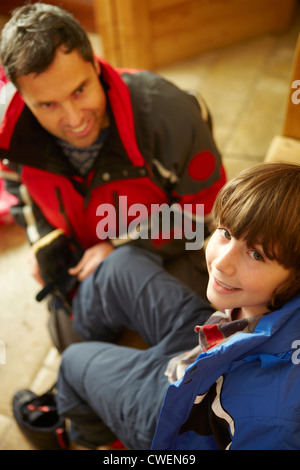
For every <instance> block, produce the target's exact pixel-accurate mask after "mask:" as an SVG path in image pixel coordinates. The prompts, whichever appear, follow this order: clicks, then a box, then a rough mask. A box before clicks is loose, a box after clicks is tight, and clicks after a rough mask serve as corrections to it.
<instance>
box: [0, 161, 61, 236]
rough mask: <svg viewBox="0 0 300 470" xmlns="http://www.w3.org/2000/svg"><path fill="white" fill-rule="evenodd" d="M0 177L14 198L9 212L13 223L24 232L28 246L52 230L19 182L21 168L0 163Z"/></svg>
mask: <svg viewBox="0 0 300 470" xmlns="http://www.w3.org/2000/svg"><path fill="white" fill-rule="evenodd" d="M0 173H1V177H2V178H3V179H4V181H5V187H6V190H7V191H8V192H9V193H10V194H12V195H13V196H15V198H16V201H17V202H16V204H14V205H12V207H11V209H10V212H11V215H12V217H13V218H14V220H15V222H16V223H17V224H18V225H20V226H21V227H23V228H24V229H25V230H26V235H27V239H28V241H29V243H30V244H33V243H35V242H36V241H37V240H39V239H40V238H42V237H43V236H45V235H46V234H48V233H49V232H51V231H53V230H54V227H53V226H52V225H51V224H49V222H48V221H47V220H46V218H45V217H44V215H43V214H42V212H41V211H40V209H39V208H38V206H37V205H36V204H35V203H34V202H33V200H32V199H31V197H30V194H29V192H28V190H27V188H26V186H25V185H24V184H22V182H21V178H20V173H21V166H20V165H17V164H11V163H9V164H8V163H7V164H4V163H2V162H0Z"/></svg>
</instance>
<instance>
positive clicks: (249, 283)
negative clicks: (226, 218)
mask: <svg viewBox="0 0 300 470" xmlns="http://www.w3.org/2000/svg"><path fill="white" fill-rule="evenodd" d="M206 260H207V267H208V272H209V283H208V287H207V297H208V299H209V300H210V302H212V303H213V304H214V305H215V306H216V307H217V308H219V309H220V310H224V309H233V308H240V309H241V311H240V314H241V315H240V316H242V317H253V316H256V315H260V314H262V313H266V312H267V311H268V309H267V305H269V304H270V300H271V298H272V295H273V293H274V291H275V290H276V289H277V288H278V287H279V286H280V285H281V284H282V283H283V282H284V281H286V280H287V279H288V277H289V275H290V270H288V269H285V268H284V267H283V266H281V265H280V264H278V263H277V261H275V260H269V259H268V258H266V256H265V255H264V252H263V250H262V247H261V246H259V245H257V246H255V247H252V248H250V247H249V246H247V243H246V241H245V240H244V239H239V240H237V239H236V238H234V237H232V236H231V235H230V232H229V231H228V230H226V229H225V228H218V229H217V230H216V231H215V232H214V234H213V235H212V237H211V239H210V241H209V243H208V245H207V249H206Z"/></svg>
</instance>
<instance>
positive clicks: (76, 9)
mask: <svg viewBox="0 0 300 470" xmlns="http://www.w3.org/2000/svg"><path fill="white" fill-rule="evenodd" d="M45 2H46V3H50V4H51V5H57V6H59V7H62V8H64V9H65V10H67V11H70V12H71V13H72V14H73V15H74V16H75V18H76V19H77V20H78V21H80V23H81V25H82V26H83V27H84V29H85V30H86V31H89V32H94V31H96V26H95V22H94V15H93V0H45ZM25 3H26V2H24V0H5V1H2V2H1V4H0V14H2V15H7V16H10V14H11V12H12V11H13V10H14V9H15V8H17V7H20V6H22V5H24V4H25ZM31 3H38V2H37V1H33V2H31Z"/></svg>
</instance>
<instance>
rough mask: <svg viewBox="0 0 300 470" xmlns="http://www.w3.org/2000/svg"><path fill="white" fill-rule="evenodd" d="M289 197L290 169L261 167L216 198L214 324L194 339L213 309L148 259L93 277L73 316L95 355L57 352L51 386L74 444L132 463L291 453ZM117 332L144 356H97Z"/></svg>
mask: <svg viewBox="0 0 300 470" xmlns="http://www.w3.org/2000/svg"><path fill="white" fill-rule="evenodd" d="M299 188H300V166H299V165H292V164H281V163H271V164H262V165H259V166H257V167H255V168H251V169H249V170H246V171H245V172H243V173H242V174H241V175H240V176H238V177H237V178H235V179H234V180H233V181H231V182H229V183H228V184H227V185H226V186H225V188H223V189H222V190H221V192H220V193H219V195H218V197H217V200H216V203H215V205H214V211H213V215H214V229H215V231H214V233H213V235H212V237H211V239H210V241H209V244H208V246H207V250H206V256H207V266H208V271H209V285H208V290H207V294H208V298H209V300H210V301H211V302H212V303H213V304H214V305H215V306H216V307H217V308H219V309H220V311H217V312H215V313H214V314H213V315H211V317H210V318H209V320H208V321H206V323H205V324H204V325H203V321H204V318H205V316H206V315H207V314H208V312H209V310H211V308H210V306H209V305H207V304H205V303H204V301H202V300H201V299H200V298H199V297H197V296H196V295H195V294H194V293H192V292H191V291H189V290H188V289H187V288H186V287H184V286H183V285H181V284H180V283H179V281H177V280H176V279H175V278H172V277H171V276H170V275H169V274H167V273H166V272H165V271H164V270H163V269H162V268H161V266H160V264H159V262H158V260H157V259H156V258H155V257H153V256H152V255H150V254H148V253H146V252H143V251H142V250H139V249H132V248H131V249H128V248H125V249H124V248H122V249H119V250H116V251H115V252H114V254H113V256H112V257H110V258H109V259H107V260H106V261H105V266H106V268H105V269H103V267H102V266H104V263H103V265H102V266H100V268H99V269H98V271H97V272H96V273H95V279H94V282H93V285H97V291H96V292H93V291H92V290H88V289H86V284H85V289H86V290H85V292H81V296H80V299H81V302H82V300H83V299H85V302H82V303H81V304H80V305H77V308H76V312H75V315H76V316H75V324H76V327H77V331H78V333H79V334H80V335H81V336H82V337H84V338H85V339H90V340H96V341H89V342H84V343H81V344H76V345H72V346H71V347H70V348H68V349H67V350H66V351H65V352H64V354H63V358H62V364H61V368H60V374H59V380H58V385H57V387H58V388H57V391H58V393H57V404H58V410H59V413H60V414H61V415H64V416H67V417H68V418H70V419H71V422H72V426H73V427H72V432H71V438H72V439H74V440H75V441H77V442H78V443H88V445H89V446H90V447H92V446H95V447H96V446H97V445H101V444H105V443H108V442H110V441H111V440H113V439H114V438H115V436H117V437H118V438H119V439H120V440H121V441H122V442H123V443H124V444H125V445H126V446H127V447H128V448H131V449H136V450H137V449H149V448H150V446H151V442H152V440H153V442H152V448H153V449H156V450H157V449H159V450H161V449H175V450H176V449H177V450H182V449H192V450H196V449H202V450H205V449H208V450H209V449H210V450H213V449H299V448H300V413H299V404H300V398H299V387H300V369H299V367H298V366H297V364H298V362H299V361H298V360H297V359H298V358H297V349H295V348H296V347H297V344H298V341H299V339H300V322H299V314H300V297H299V295H298V294H299V291H300V237H299V233H300V219H299V213H300V193H299ZM129 260H130V263H129ZM120 265H121V267H122V268H123V269H122V270H121V272H122V276H120V271H119V266H120ZM91 285H92V284H91ZM91 297H92V298H91ZM95 301H97V302H98V306H99V307H98V315H97V317H94V318H93V319H91V318H90V317H89V316H88V315H87V314H88V311H89V303H90V302H95ZM117 318H118V320H119V323H118V322H117V321H116V319H117ZM120 318H121V320H120ZM128 321H130V324H129V327H132V328H134V329H136V331H138V332H139V333H140V335H141V336H142V337H143V338H144V339H145V340H146V341H147V342H148V344H149V346H150V347H149V349H147V350H142V351H141V350H135V349H131V348H125V347H122V346H117V345H114V344H109V343H104V342H101V339H102V337H104V336H106V335H107V334H108V333H109V334H110V336H111V338H113V337H114V335H116V334H117V333H118V332H119V331H120V328H121V326H122V325H123V324H128ZM197 324H198V325H201V324H202V325H203V326H196V328H195V330H196V331H197V332H198V336H199V343H198V344H197V339H196V336H197V335H195V334H194V336H193V334H191V329H192V328H193V327H194V326H195V325H197ZM185 351H188V352H185ZM170 383H171V385H170ZM153 437H154V439H153Z"/></svg>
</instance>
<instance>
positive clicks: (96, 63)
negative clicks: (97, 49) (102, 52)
mask: <svg viewBox="0 0 300 470" xmlns="http://www.w3.org/2000/svg"><path fill="white" fill-rule="evenodd" d="M94 67H95V70H96V72H97V75H100V74H101V66H100V64H99V62H98V60H97V59H96V57H95V56H94Z"/></svg>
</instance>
